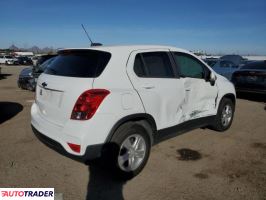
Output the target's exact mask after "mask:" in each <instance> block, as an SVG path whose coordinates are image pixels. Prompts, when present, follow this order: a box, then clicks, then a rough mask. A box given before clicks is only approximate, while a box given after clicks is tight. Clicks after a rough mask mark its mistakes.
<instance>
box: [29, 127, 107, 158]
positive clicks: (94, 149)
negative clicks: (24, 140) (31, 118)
mask: <svg viewBox="0 0 266 200" xmlns="http://www.w3.org/2000/svg"><path fill="white" fill-rule="evenodd" d="M31 128H32V131H33V133H34V134H35V136H36V137H37V138H38V139H39V140H40V141H41V142H42V143H44V144H45V145H46V146H48V147H50V148H51V149H53V150H55V151H56V152H58V153H60V154H61V155H63V156H66V157H68V158H71V159H73V160H76V161H79V162H83V163H86V162H88V161H91V160H95V159H97V158H99V157H101V152H102V148H103V144H96V145H90V146H87V148H86V151H85V154H84V155H83V156H77V155H73V154H70V153H68V152H67V151H66V150H65V149H64V147H63V146H62V145H61V144H60V143H59V142H57V141H55V140H53V139H51V138H49V137H47V136H45V135H44V134H42V133H41V132H39V131H38V130H37V129H36V128H34V126H33V125H31Z"/></svg>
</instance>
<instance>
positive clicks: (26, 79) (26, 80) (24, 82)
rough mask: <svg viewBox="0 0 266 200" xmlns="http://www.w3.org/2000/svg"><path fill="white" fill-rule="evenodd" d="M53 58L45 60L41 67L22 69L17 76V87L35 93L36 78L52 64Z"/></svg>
mask: <svg viewBox="0 0 266 200" xmlns="http://www.w3.org/2000/svg"><path fill="white" fill-rule="evenodd" d="M54 58H55V57H52V58H50V59H48V60H45V62H43V63H42V64H41V65H38V66H30V67H27V68H24V69H23V70H22V71H21V72H20V74H19V78H18V81H17V84H18V87H19V88H22V89H26V90H30V91H35V88H36V82H37V79H38V77H39V76H40V74H41V73H43V72H44V70H45V69H46V68H47V67H48V66H49V65H50V64H51V63H52V61H53V60H54Z"/></svg>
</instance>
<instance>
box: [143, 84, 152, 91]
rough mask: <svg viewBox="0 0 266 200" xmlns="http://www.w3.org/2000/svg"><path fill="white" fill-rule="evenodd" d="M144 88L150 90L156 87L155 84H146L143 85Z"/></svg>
mask: <svg viewBox="0 0 266 200" xmlns="http://www.w3.org/2000/svg"><path fill="white" fill-rule="evenodd" d="M142 87H143V88H144V89H147V90H150V89H154V88H155V86H154V85H144V86H142Z"/></svg>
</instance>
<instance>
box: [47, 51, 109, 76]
mask: <svg viewBox="0 0 266 200" xmlns="http://www.w3.org/2000/svg"><path fill="white" fill-rule="evenodd" d="M110 58H111V54H110V53H108V52H103V51H96V50H63V51H59V53H58V56H57V57H55V59H54V60H53V62H52V63H51V64H50V65H49V66H48V67H47V68H46V70H45V71H44V73H45V74H51V75H56V76H69V77H81V78H94V77H98V76H99V75H100V74H101V73H102V72H103V70H104V69H105V67H106V65H107V64H108V62H109V60H110Z"/></svg>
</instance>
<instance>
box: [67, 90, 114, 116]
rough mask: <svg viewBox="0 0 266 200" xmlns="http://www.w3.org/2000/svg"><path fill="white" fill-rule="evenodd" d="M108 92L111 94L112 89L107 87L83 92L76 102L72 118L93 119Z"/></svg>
mask: <svg viewBox="0 0 266 200" xmlns="http://www.w3.org/2000/svg"><path fill="white" fill-rule="evenodd" d="M108 94H110V91H108V90H105V89H91V90H87V91H85V92H83V93H82V94H81V95H80V96H79V98H78V99H77V101H76V103H75V106H74V108H73V110H72V114H71V119H74V120H88V119H91V118H92V117H93V115H94V114H95V112H96V111H97V109H98V107H99V106H100V104H101V103H102V101H103V100H104V98H105V97H106V96H107V95H108Z"/></svg>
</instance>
